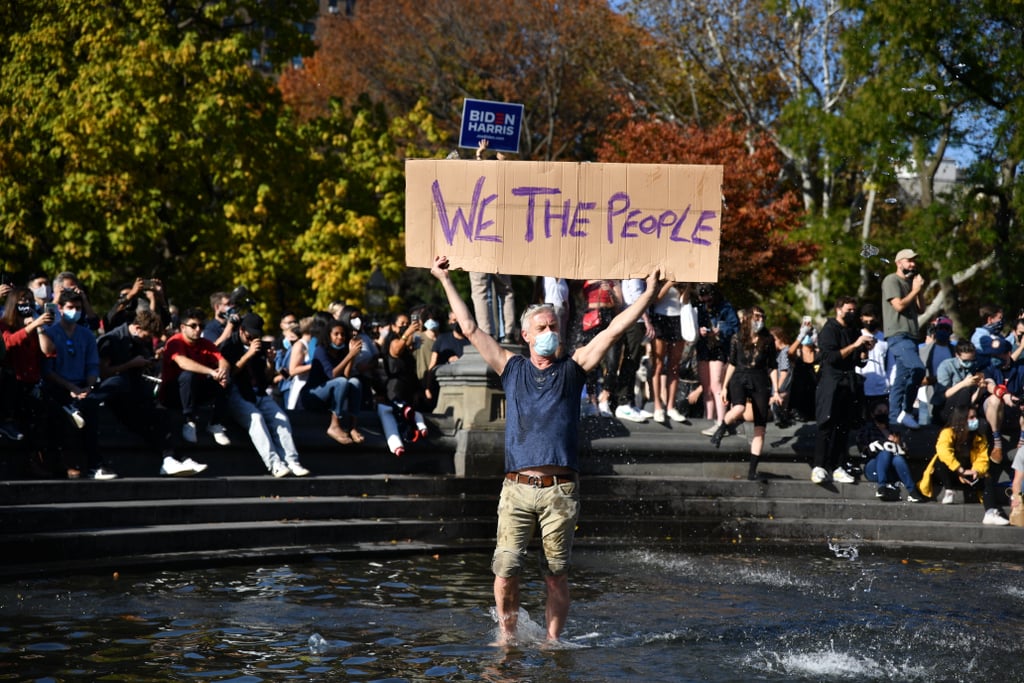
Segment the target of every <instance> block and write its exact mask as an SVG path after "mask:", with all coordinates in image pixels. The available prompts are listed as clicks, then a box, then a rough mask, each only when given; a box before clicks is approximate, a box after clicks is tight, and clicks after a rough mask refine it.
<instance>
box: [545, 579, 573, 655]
mask: <svg viewBox="0 0 1024 683" xmlns="http://www.w3.org/2000/svg"><path fill="white" fill-rule="evenodd" d="M544 581H545V582H546V583H547V587H548V600H547V607H546V609H545V610H544V613H545V616H546V617H547V621H548V641H550V642H554V641H557V640H558V637H559V636H560V635H561V633H562V628H563V627H564V626H565V621H566V619H568V618H569V575H568V574H562V575H561V576H547V577H545V579H544Z"/></svg>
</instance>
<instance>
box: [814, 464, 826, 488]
mask: <svg viewBox="0 0 1024 683" xmlns="http://www.w3.org/2000/svg"><path fill="white" fill-rule="evenodd" d="M826 481H828V472H827V471H826V470H825V468H824V467H815V468H814V469H813V470H811V482H812V483H814V484H823V483H825V482H826Z"/></svg>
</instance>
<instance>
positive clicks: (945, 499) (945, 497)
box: [939, 489, 953, 505]
mask: <svg viewBox="0 0 1024 683" xmlns="http://www.w3.org/2000/svg"><path fill="white" fill-rule="evenodd" d="M939 502H940V503H942V504H943V505H952V504H953V491H951V490H950V489H946V492H945V493H943V494H942V500H940V501H939Z"/></svg>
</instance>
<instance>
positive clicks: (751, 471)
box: [747, 453, 758, 481]
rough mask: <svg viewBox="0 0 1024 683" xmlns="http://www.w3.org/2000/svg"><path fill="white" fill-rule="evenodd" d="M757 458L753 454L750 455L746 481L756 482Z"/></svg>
mask: <svg viewBox="0 0 1024 683" xmlns="http://www.w3.org/2000/svg"><path fill="white" fill-rule="evenodd" d="M757 458H758V456H756V455H754V454H753V453H751V454H750V467H749V468H748V469H747V480H748V481H757Z"/></svg>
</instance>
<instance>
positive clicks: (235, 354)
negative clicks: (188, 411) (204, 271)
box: [220, 313, 309, 478]
mask: <svg viewBox="0 0 1024 683" xmlns="http://www.w3.org/2000/svg"><path fill="white" fill-rule="evenodd" d="M262 337H263V318H261V317H260V316H258V315H257V314H255V313H246V314H245V315H244V316H242V318H241V320H239V324H238V330H237V331H235V332H233V333H232V335H231V337H230V338H229V339H228V340H227V341H226V342H224V344H223V345H222V346H221V347H220V351H221V354H222V355H223V356H224V359H225V360H226V361H227V362H228V363H230V364H231V383H230V384H229V385H228V411H229V412H230V413H231V416H232V417H233V418H234V420H235V422H237V423H238V425H239V426H241V427H242V428H243V429H246V430H247V431H248V433H249V440H250V441H252V445H253V446H254V447H255V448H256V453H257V454H259V456H260V459H261V460H262V461H263V466H264V467H266V468H267V472H269V473H270V474H271V475H273V476H274V477H275V478H281V477H284V476H287V475H288V474H294V475H295V476H296V477H305V476H306V475H308V474H309V470H307V469H306V468H305V467H303V466H302V463H300V462H299V452H298V449H297V448H296V447H295V439H294V438H293V437H292V425H291V422H290V421H289V420H288V414H287V413H285V411H284V409H283V408H282V407H281V406H280V405H278V403H277V401H275V400H274V399H273V398H271V397H270V395H269V394H268V393H267V388H268V387H269V386H270V366H269V363H268V360H267V353H266V347H265V346H264V345H263V340H262Z"/></svg>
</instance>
